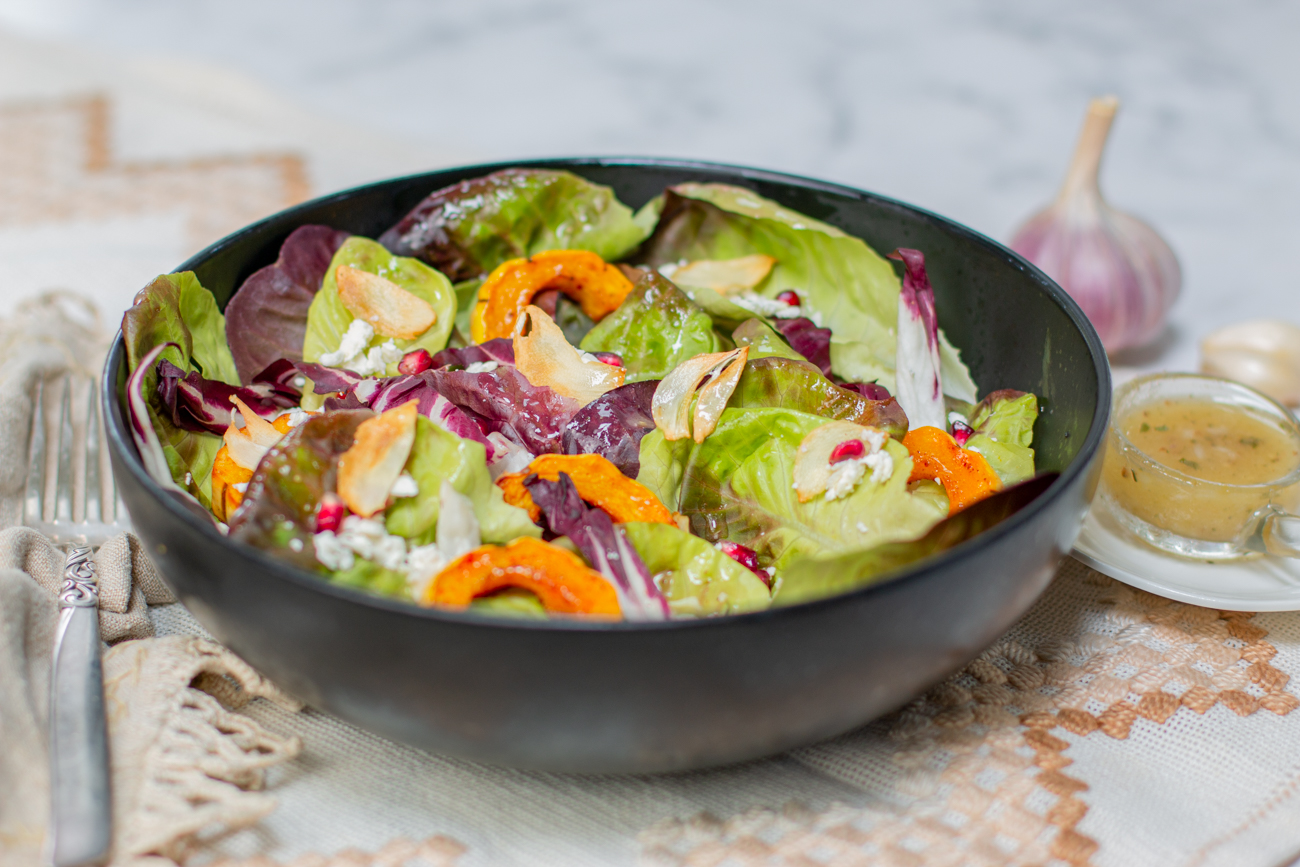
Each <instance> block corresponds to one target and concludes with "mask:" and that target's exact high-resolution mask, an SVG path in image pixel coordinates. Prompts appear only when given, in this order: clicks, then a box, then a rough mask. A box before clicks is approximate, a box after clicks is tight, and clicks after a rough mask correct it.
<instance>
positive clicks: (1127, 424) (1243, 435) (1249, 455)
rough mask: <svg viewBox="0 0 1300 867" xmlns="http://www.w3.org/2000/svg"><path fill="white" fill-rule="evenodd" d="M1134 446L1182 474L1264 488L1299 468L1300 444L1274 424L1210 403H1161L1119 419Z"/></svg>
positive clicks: (1207, 401)
mask: <svg viewBox="0 0 1300 867" xmlns="http://www.w3.org/2000/svg"><path fill="white" fill-rule="evenodd" d="M1119 428H1120V430H1121V431H1123V432H1124V436H1126V437H1128V439H1129V441H1130V442H1131V443H1133V445H1135V446H1137V447H1138V448H1139V449H1141V450H1142V451H1143V452H1145V453H1146V454H1147V455H1149V456H1151V457H1153V458H1155V459H1156V460H1157V461H1159V462H1160V463H1162V464H1164V465H1165V466H1167V467H1169V468H1170V469H1174V470H1177V471H1178V472H1180V473H1183V474H1184V475H1188V476H1192V477H1193V478H1197V479H1203V480H1205V481H1207V482H1222V483H1225V484H1230V485H1261V484H1264V483H1266V482H1271V481H1274V480H1276V479H1280V478H1282V477H1283V476H1285V475H1286V474H1287V473H1289V472H1291V471H1292V470H1293V469H1295V468H1296V467H1297V466H1300V444H1297V442H1296V440H1295V439H1294V438H1293V437H1291V436H1288V435H1287V434H1286V433H1285V432H1283V431H1281V430H1279V429H1278V427H1277V425H1276V424H1273V423H1272V422H1270V421H1268V420H1266V419H1263V418H1260V417H1258V416H1256V415H1254V414H1253V413H1251V412H1250V411H1249V410H1246V409H1243V408H1241V407H1236V406H1230V405H1225V404H1222V403H1216V402H1214V401H1210V400H1162V401H1158V402H1155V403H1149V404H1146V405H1144V406H1140V407H1137V408H1136V409H1134V410H1133V411H1131V412H1130V413H1128V414H1127V415H1126V416H1124V417H1123V418H1122V419H1120V420H1119Z"/></svg>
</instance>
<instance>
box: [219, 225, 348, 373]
mask: <svg viewBox="0 0 1300 867" xmlns="http://www.w3.org/2000/svg"><path fill="white" fill-rule="evenodd" d="M349 237H350V236H349V234H348V233H347V232H339V231H336V230H335V229H331V228H330V227H328V226H299V227H298V228H297V229H294V230H293V232H292V233H290V235H289V237H287V238H285V239H284V244H283V245H281V247H280V257H279V258H278V259H276V261H275V264H273V265H267V266H266V267H265V268H262V269H261V270H258V271H255V272H253V274H252V275H251V276H250V277H249V278H248V279H247V280H245V281H244V283H243V285H242V286H240V287H239V290H238V291H236V292H235V294H234V296H233V297H232V298H231V299H230V303H229V304H227V305H226V334H227V339H228V341H229V343H230V351H231V353H232V354H233V355H234V356H235V367H236V368H237V369H238V370H239V379H240V381H241V382H243V383H249V382H251V381H252V380H253V378H254V377H255V376H256V375H257V374H258V373H259V372H260V371H262V370H264V369H265V368H266V367H267V365H269V364H271V363H272V362H274V361H276V360H278V359H281V358H288V359H290V360H293V361H298V360H301V359H302V342H303V338H304V336H305V335H306V333H307V308H308V307H310V306H311V302H312V299H313V298H314V297H315V296H316V293H317V292H318V291H319V290H320V287H321V281H322V280H324V279H325V272H326V270H328V269H329V264H330V260H331V259H333V258H334V253H335V252H336V251H337V250H338V248H339V247H341V246H342V245H343V242H344V241H346V240H347V239H348V238H349Z"/></svg>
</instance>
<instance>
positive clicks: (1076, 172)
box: [1011, 96, 1183, 352]
mask: <svg viewBox="0 0 1300 867" xmlns="http://www.w3.org/2000/svg"><path fill="white" fill-rule="evenodd" d="M1118 107H1119V100H1118V99H1116V98H1115V97H1113V96H1107V97H1101V98H1098V99H1094V100H1093V101H1092V102H1091V104H1090V105H1089V106H1088V115H1087V118H1086V119H1085V120H1084V125H1083V132H1082V133H1081V134H1080V136H1079V143H1078V146H1077V147H1076V148H1075V152H1074V159H1073V160H1072V161H1071V163H1070V169H1069V172H1068V173H1067V175H1066V178H1065V184H1064V185H1063V186H1062V188H1061V193H1060V195H1059V196H1058V197H1057V199H1056V201H1055V202H1054V203H1053V204H1052V205H1051V206H1049V207H1048V208H1046V209H1044V210H1042V211H1039V212H1038V213H1037V214H1035V215H1034V216H1032V217H1030V218H1029V220H1028V221H1026V222H1025V224H1024V225H1023V226H1021V227H1020V228H1019V229H1018V230H1016V233H1015V236H1014V237H1013V238H1012V239H1011V249H1013V250H1015V251H1016V252H1017V253H1019V254H1020V255H1022V256H1024V257H1025V258H1026V259H1028V260H1029V261H1031V262H1033V263H1034V264H1035V265H1037V266H1038V267H1039V268H1041V269H1043V271H1044V272H1046V274H1047V276H1049V277H1051V278H1052V279H1053V280H1055V281H1056V282H1057V283H1059V284H1060V285H1061V287H1062V288H1064V289H1065V291H1066V292H1068V293H1069V294H1070V297H1072V298H1073V299H1074V300H1075V301H1077V302H1078V303H1079V306H1080V307H1082V308H1083V312H1084V313H1086V314H1087V315H1088V319H1089V320H1091V322H1092V324H1093V327H1094V328H1096V329H1097V333H1098V334H1099V335H1100V336H1101V342H1102V343H1103V344H1104V345H1105V346H1106V350H1107V351H1108V352H1115V351H1117V350H1120V349H1125V348H1128V347H1131V346H1140V345H1141V344H1143V343H1146V342H1147V341H1149V340H1151V339H1152V338H1154V337H1156V336H1157V335H1158V334H1159V333H1160V331H1161V329H1162V328H1163V327H1164V324H1165V315H1166V314H1167V313H1168V312H1169V308H1170V306H1172V305H1173V303H1174V300H1175V299H1176V298H1177V297H1178V291H1179V289H1180V288H1181V287H1182V282H1183V278H1182V270H1181V269H1180V268H1179V267H1178V259H1177V258H1176V257H1175V256H1174V251H1173V250H1172V249H1170V247H1169V245H1168V244H1167V243H1165V241H1164V239H1163V238H1161V237H1160V236H1159V235H1158V234H1157V233H1156V231H1155V229H1153V228H1151V227H1150V226H1148V225H1147V224H1146V223H1144V222H1142V221H1141V220H1139V219H1138V218H1137V217H1134V216H1132V215H1130V214H1125V213H1123V212H1122V211H1117V210H1115V209H1114V208H1112V207H1111V206H1110V205H1108V204H1106V201H1105V199H1103V198H1102V196H1101V189H1100V187H1099V186H1098V183H1097V173H1098V170H1099V169H1100V167H1101V155H1102V150H1103V149H1104V148H1105V146H1106V138H1107V136H1108V135H1109V134H1110V127H1111V122H1112V121H1113V120H1114V118H1115V111H1116V109H1117V108H1118Z"/></svg>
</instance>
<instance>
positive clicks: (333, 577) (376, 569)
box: [308, 547, 411, 600]
mask: <svg viewBox="0 0 1300 867" xmlns="http://www.w3.org/2000/svg"><path fill="white" fill-rule="evenodd" d="M308 550H311V548H310V547H308ZM316 569H317V571H320V570H321V569H324V567H323V566H320V565H319V564H317V566H316ZM327 574H328V576H329V579H330V582H331V583H333V584H342V585H343V586H344V587H355V588H357V589H358V590H366V591H369V592H370V593H376V594H378V595H380V596H392V597H396V598H398V599H406V600H410V598H411V590H410V588H409V587H408V586H407V583H406V576H405V575H403V574H402V573H401V572H394V571H393V570H391V569H385V568H384V567H383V566H380V565H379V564H378V563H375V562H372V561H370V560H363V559H361V558H360V557H358V558H356V560H354V561H353V563H352V568H351V569H344V570H343V571H341V572H327Z"/></svg>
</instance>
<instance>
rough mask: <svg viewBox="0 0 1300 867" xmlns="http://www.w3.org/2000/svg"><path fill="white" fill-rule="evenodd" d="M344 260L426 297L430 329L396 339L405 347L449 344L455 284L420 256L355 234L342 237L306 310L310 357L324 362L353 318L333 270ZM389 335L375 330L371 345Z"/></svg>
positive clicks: (306, 355) (306, 352)
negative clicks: (392, 250)
mask: <svg viewBox="0 0 1300 867" xmlns="http://www.w3.org/2000/svg"><path fill="white" fill-rule="evenodd" d="M340 265H348V266H351V267H353V268H356V269H358V270H360V271H367V272H369V273H371V274H378V275H379V276H381V277H384V278H386V279H388V280H391V281H393V282H394V283H396V284H397V285H398V286H400V287H402V288H403V289H405V290H406V291H407V292H410V293H411V294H412V295H415V296H417V297H419V298H423V299H424V300H425V301H427V302H429V304H430V305H431V306H432V307H433V312H434V314H435V315H436V316H437V318H436V319H435V320H434V323H433V325H432V326H430V328H429V330H428V331H426V332H424V333H423V334H421V335H420V336H418V337H416V338H414V339H412V340H397V339H395V340H394V341H393V342H394V343H395V344H396V346H397V348H398V349H400V350H402V351H403V352H409V351H411V350H413V349H427V350H428V351H429V352H430V353H434V352H437V351H439V350H440V349H442V348H443V347H444V346H446V345H447V338H448V336H449V335H450V334H451V329H452V326H453V325H454V324H455V319H456V292H455V290H454V289H453V288H452V285H451V283H450V282H449V281H448V280H447V278H446V277H444V276H443V275H442V274H439V273H438V272H437V271H435V270H434V269H432V268H430V267H429V266H428V265H426V264H424V263H423V262H421V261H419V260H418V259H409V258H404V257H401V256H394V255H393V254H392V253H390V252H388V251H387V250H386V249H384V248H383V246H381V245H380V244H378V243H376V242H374V241H372V240H370V239H369V238H362V237H358V236H355V235H354V236H353V237H351V238H348V239H347V241H345V242H343V245H342V246H340V247H339V249H338V252H336V253H335V254H334V258H333V259H331V260H330V264H329V268H327V269H326V271H325V279H324V280H323V281H322V283H321V288H320V291H319V292H317V293H316V297H315V298H313V299H312V302H311V307H309V308H308V309H307V334H306V336H305V337H304V338H303V346H302V357H303V360H305V361H308V362H317V361H320V357H321V356H322V355H324V354H326V353H328V352H333V351H334V350H336V349H338V348H339V342H340V341H341V340H342V339H343V334H344V332H346V331H347V330H348V326H349V325H351V324H352V320H353V319H354V318H355V317H354V316H353V315H352V314H351V313H350V312H349V311H348V309H347V308H346V307H344V306H343V301H342V299H340V298H339V288H338V282H337V281H336V279H335V273H336V272H337V270H338V268H339V266H340ZM387 340H389V338H387V337H384V336H383V335H381V334H376V335H375V336H374V337H373V338H372V339H371V341H370V344H369V346H379V345H380V344H382V343H384V342H386V341H387ZM389 367H390V369H389V370H388V375H389V376H392V375H395V374H396V373H397V365H396V363H394V364H391V365H389Z"/></svg>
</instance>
